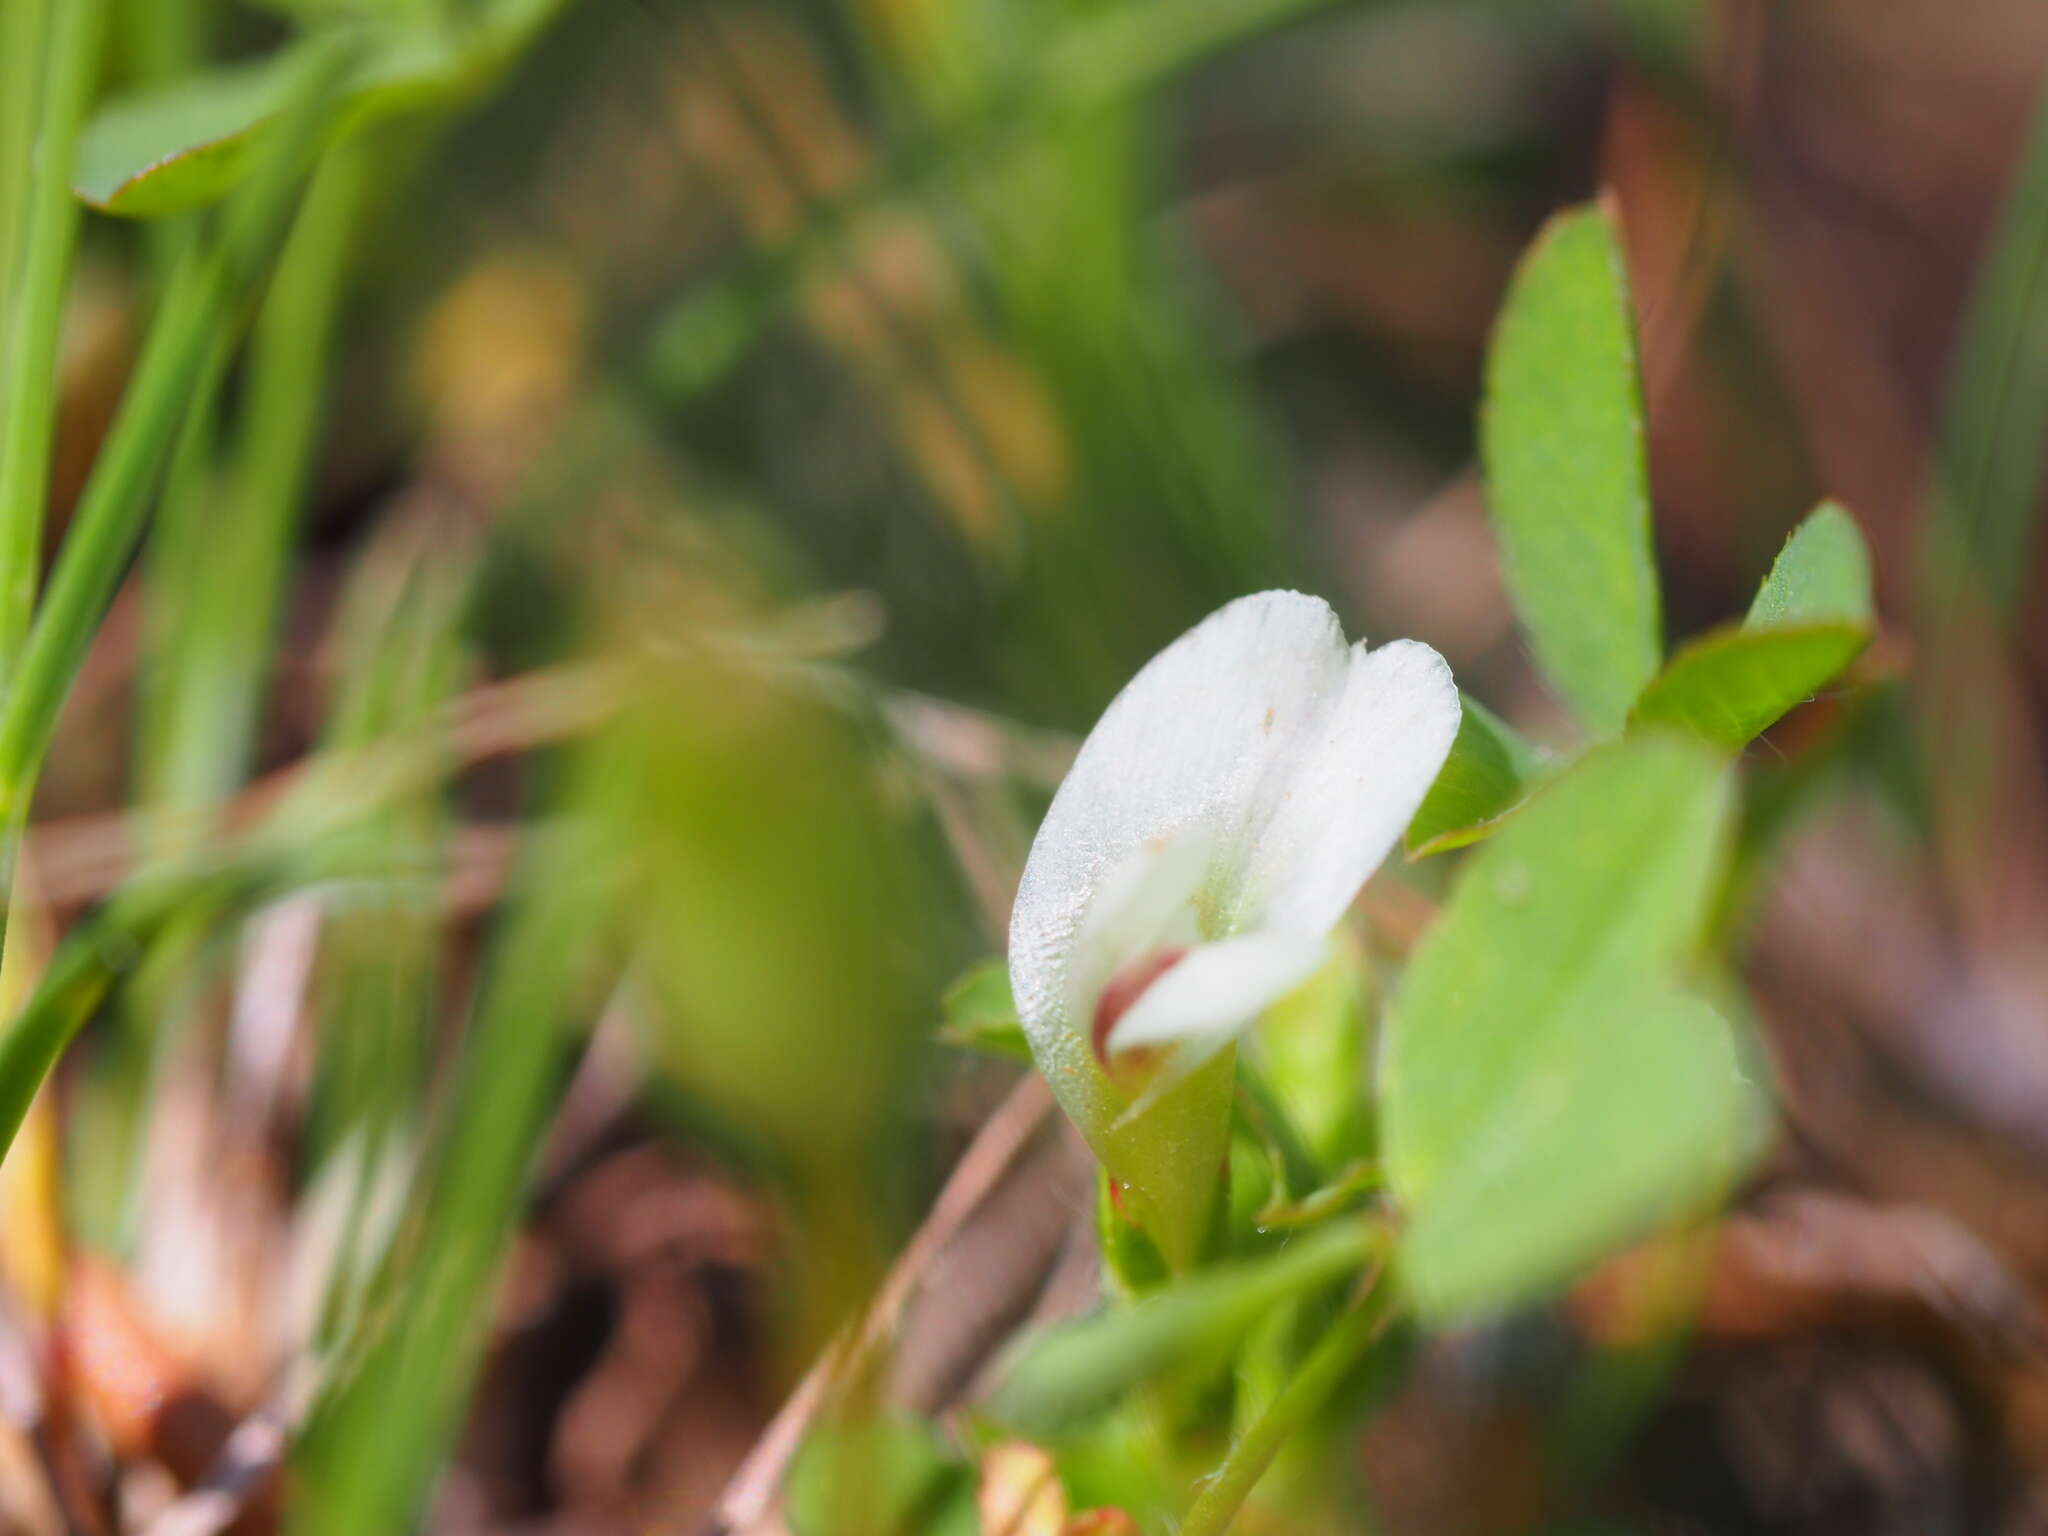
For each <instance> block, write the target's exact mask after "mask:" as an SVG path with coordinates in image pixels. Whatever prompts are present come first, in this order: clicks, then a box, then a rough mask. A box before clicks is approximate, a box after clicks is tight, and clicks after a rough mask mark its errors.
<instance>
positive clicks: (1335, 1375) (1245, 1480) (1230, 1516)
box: [1180, 1273, 1389, 1536]
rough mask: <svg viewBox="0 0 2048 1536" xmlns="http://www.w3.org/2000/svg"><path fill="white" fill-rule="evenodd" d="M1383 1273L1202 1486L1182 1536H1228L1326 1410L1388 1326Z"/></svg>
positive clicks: (1355, 1300)
mask: <svg viewBox="0 0 2048 1536" xmlns="http://www.w3.org/2000/svg"><path fill="white" fill-rule="evenodd" d="M1384 1281H1385V1276H1384V1273H1377V1274H1375V1275H1373V1276H1369V1277H1368V1278H1367V1279H1366V1281H1365V1283H1364V1286H1363V1288H1362V1289H1361V1290H1360V1291H1359V1292H1358V1294H1357V1295H1356V1296H1355V1297H1353V1299H1352V1302H1351V1305H1350V1306H1349V1307H1348V1308H1346V1310H1345V1312H1344V1315H1343V1316H1341V1317H1339V1318H1338V1319H1337V1321H1336V1322H1335V1323H1334V1324H1333V1325H1332V1326H1331V1328H1330V1331H1329V1332H1328V1333H1326V1334H1324V1335H1323V1337H1322V1339H1321V1340H1320V1341H1319V1342H1318V1343H1317V1344H1316V1346H1315V1348H1314V1349H1312V1350H1310V1351H1309V1354H1308V1358H1307V1359H1305V1360H1303V1361H1302V1362H1301V1365H1300V1366H1299V1367H1298V1368H1297V1369H1296V1370H1295V1372H1294V1375H1293V1377H1292V1378H1291V1379H1290V1380H1289V1381H1288V1383H1287V1386H1286V1388H1285V1390H1283V1391H1282V1392H1281V1393H1280V1395H1279V1396H1278V1397H1276V1398H1274V1399H1273V1401H1272V1402H1271V1403H1270V1404H1268V1405H1267V1408H1266V1411H1265V1412H1264V1413H1262V1414H1260V1415H1259V1417H1258V1418H1257V1419H1256V1420H1255V1421H1254V1422H1253V1423H1252V1426H1251V1427H1250V1428H1249V1429H1247V1430H1246V1431H1245V1432H1244V1433H1243V1434H1242V1435H1240V1436H1239V1437H1238V1439H1237V1442H1236V1444H1234V1445H1232V1446H1231V1448H1230V1451H1229V1453H1228V1454H1227V1455H1226V1456H1225V1457H1224V1458H1223V1465H1222V1466H1220V1467H1218V1468H1217V1469H1216V1472H1215V1475H1214V1476H1212V1477H1211V1478H1210V1479H1209V1480H1208V1482H1206V1483H1204V1484H1203V1485H1202V1490H1201V1492H1200V1493H1198V1494H1196V1495H1195V1501H1194V1503H1193V1504H1191V1505H1189V1506H1188V1513H1187V1518H1186V1519H1185V1520H1183V1521H1182V1522H1181V1527H1180V1536H1223V1533H1224V1532H1225V1531H1227V1530H1229V1529H1230V1523H1231V1521H1233V1520H1235V1519H1236V1518H1237V1512H1238V1510H1239V1509H1240V1508H1241V1507H1242V1506H1243V1504H1244V1501H1245V1499H1246V1498H1247V1497H1249V1496H1250V1494H1251V1491H1252V1489H1253V1488H1254V1487H1255V1486H1257V1484H1258V1481H1259V1479H1260V1478H1261V1477H1264V1476H1265V1475H1266V1469H1267V1468H1268V1467H1269V1466H1271V1465H1272V1464H1273V1458H1274V1456H1276V1455H1277V1454H1279V1451H1280V1448H1281V1446H1283V1445H1285V1444H1286V1443H1287V1441H1288V1439H1289V1437H1291V1436H1292V1435H1293V1434H1294V1432H1295V1431H1296V1430H1297V1429H1299V1428H1300V1427H1301V1426H1302V1425H1303V1424H1305V1423H1307V1422H1308V1420H1309V1419H1310V1418H1311V1417H1313V1416H1314V1415H1315V1414H1316V1413H1317V1412H1318V1411H1320V1410H1321V1408H1322V1406H1323V1404H1324V1403H1326V1402H1327V1401H1328V1400H1329V1398H1330V1394H1331V1393H1333V1392H1335V1391H1336V1390H1337V1387H1338V1386H1339V1384H1340V1383H1342V1381H1343V1380H1344V1378H1345V1377H1346V1376H1347V1375H1349V1374H1350V1372H1351V1369H1352V1367H1353V1366H1355V1365H1357V1364H1358V1362H1359V1361H1360V1360H1361V1359H1362V1358H1364V1355H1365V1352H1366V1350H1367V1349H1368V1348H1370V1347H1371V1345H1372V1342H1373V1340H1374V1339H1375V1338H1377V1337H1378V1336H1379V1333H1380V1329H1381V1328H1382V1327H1383V1326H1385V1323H1386V1319H1387V1312H1388V1307H1389V1300H1388V1295H1387V1292H1388V1287H1387V1285H1386V1284H1385V1283H1384Z"/></svg>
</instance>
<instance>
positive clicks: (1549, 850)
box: [1382, 735, 1748, 1318]
mask: <svg viewBox="0 0 2048 1536" xmlns="http://www.w3.org/2000/svg"><path fill="white" fill-rule="evenodd" d="M1728 819H1729V794H1728V787H1727V781H1726V776H1725V775H1724V773H1723V772H1722V771H1721V768H1720V764H1719V761H1718V759H1717V758H1716V757H1715V756H1714V755H1713V754H1711V753H1709V752H1708V751H1706V750H1705V749H1704V748H1701V747H1699V746H1696V745H1693V744H1691V743H1688V742H1686V741H1684V740H1683V739H1681V738H1678V737H1674V736H1668V735H1651V736H1645V737H1641V738H1638V739H1635V740H1632V741H1629V742H1627V743H1625V744H1621V745H1614V746H1607V747H1601V748H1596V749H1595V750H1594V751H1593V752H1592V753H1591V754H1589V755H1588V756H1587V757H1585V758H1584V759H1582V760H1581V761H1580V762H1579V763H1578V764H1576V765H1575V766H1574V767H1573V768H1571V769H1570V770H1569V771H1567V772H1566V773H1564V774H1563V775H1561V776H1560V777H1559V778H1558V779H1557V780H1556V781H1555V782H1554V783H1552V784H1551V785H1550V786H1548V787H1547V788H1546V789H1544V790H1543V791H1542V792H1541V793H1539V794H1538V795H1537V796H1535V797H1534V798H1533V799H1532V800H1531V801H1530V802H1529V804H1528V805H1527V806H1526V807H1525V808H1524V809H1522V810H1521V811H1520V812H1518V813H1517V814H1516V815H1515V816H1514V817H1513V818H1512V819H1511V820H1510V821H1509V822H1508V823H1507V824H1506V825H1505V826H1504V827H1503V828H1502V829H1501V831H1500V832H1499V834H1498V835H1497V836H1495V837H1494V838H1493V840H1492V841H1491V842H1489V843H1488V845H1487V846H1486V848H1485V849H1484V850H1483V851H1482V852H1481V853H1480V854H1479V855H1478V856H1477V857H1476V858H1475V859H1474V860H1473V861H1472V863H1471V864H1470V865H1469V866H1468V867H1467V868H1466V870H1465V871H1464V874H1463V876H1462V878H1461V879H1460V881H1459V884H1458V886H1457V888H1456V890H1455V892H1454V893H1453V895H1452V898H1451V901H1450V903H1449V905H1448V906H1447V907H1446V909H1445V911H1444V914H1443V916H1442V918H1441V919H1440V921H1439V922H1438V924H1437V926H1436V928H1435V930H1434V931H1433V932H1432V933H1431V934H1430V936H1429V938H1428V939H1427V940H1426V941H1425V942H1424V943H1423V945H1422V947H1421V949H1420V950H1419V951H1418V952H1417V953H1416V955H1415V958H1414V960H1413V962H1412V963H1411V965H1410V967H1409V970H1408V974H1407V977H1406V978H1405V981H1404V984H1403V986H1402V989H1401V991H1400V993H1399V995H1398V996H1397V997H1396V999H1395V1002H1394V1005H1393V1008H1392V1009H1391V1011H1390V1016H1389V1020H1388V1025H1387V1030H1388V1033H1387V1041H1386V1058H1385V1066H1384V1071H1383V1075H1382V1114H1383V1123H1384V1127H1385V1151H1386V1159H1387V1172H1388V1176H1389V1180H1390V1182H1391V1184H1392V1186H1393V1189H1394V1191H1395V1193H1396V1194H1397V1196H1398V1197H1399V1199H1400V1201H1401V1204H1402V1205H1403V1207H1404V1208H1405V1210H1406V1211H1407V1213H1408V1216H1409V1220H1410V1223H1411V1225H1410V1227H1409V1231H1408V1234H1407V1236H1406V1237H1405V1239H1404V1243H1403V1248H1402V1253H1401V1264H1402V1272H1403V1275H1404V1277H1405V1283H1406V1284H1407V1286H1408V1287H1409V1289H1410V1293H1411V1296H1412V1298H1413V1300H1414V1301H1415V1303H1416V1305H1417V1306H1418V1307H1419V1308H1420V1309H1421V1310H1422V1311H1423V1313H1424V1314H1425V1315H1427V1316H1432V1317H1439V1318H1440V1317H1443V1316H1447V1315H1450V1314H1455V1313H1459V1312H1464V1311H1468V1310H1471V1309H1474V1308H1479V1307H1493V1306H1502V1305H1507V1304H1511V1303H1513V1302H1516V1301H1519V1300H1524V1299H1527V1298H1529V1297H1533V1296H1535V1295H1538V1294H1540V1293H1541V1292H1542V1291H1544V1290H1545V1289H1546V1288H1548V1287H1550V1286H1552V1285H1554V1284H1556V1283H1557V1282H1558V1281H1560V1280H1562V1279H1563V1278H1565V1277H1566V1276H1568V1275H1569V1273H1570V1272H1571V1270H1572V1269H1574V1268H1576V1267H1577V1266H1578V1265H1580V1264H1583V1263H1585V1262H1587V1261H1590V1260H1591V1259H1593V1258H1595V1257H1597V1256H1598V1255H1599V1253H1600V1252H1601V1251H1602V1250H1603V1249H1604V1248H1606V1247H1607V1246H1608V1245H1609V1244H1610V1243H1612V1242H1614V1241H1616V1240H1617V1239H1618V1238H1620V1237H1622V1236H1625V1235H1627V1233H1628V1232H1629V1231H1631V1230H1632V1229H1634V1228H1635V1227H1636V1226H1637V1225H1638V1224H1640V1223H1641V1222H1643V1221H1645V1220H1646V1219H1648V1218H1650V1217H1652V1216H1654V1215H1656V1214H1658V1213H1659V1212H1660V1211H1662V1210H1666V1209H1670V1208H1673V1207H1676V1206H1678V1205H1681V1204H1683V1203H1685V1202H1686V1201H1688V1200H1691V1199H1695V1198H1697V1197H1698V1196H1699V1195H1700V1194H1701V1193H1702V1192H1703V1191H1704V1190H1705V1189H1707V1188H1710V1187H1711V1186H1712V1184H1713V1182H1714V1181H1715V1180H1716V1179H1718V1178H1720V1177H1722V1176H1724V1175H1725V1173H1726V1171H1727V1169H1728V1167H1729V1166H1730V1164H1731V1161H1732V1158H1733V1156H1734V1152H1733V1150H1732V1149H1733V1147H1734V1144H1735V1141H1736V1137H1737V1132H1738V1130H1739V1127H1740V1121H1741V1114H1740V1112H1739V1111H1740V1108H1741V1106H1742V1105H1744V1104H1745V1103H1746V1102H1747V1101H1748V1095H1747V1090H1746V1088H1745V1087H1744V1085H1743V1084H1742V1082H1741V1080H1740V1078H1739V1077H1738V1075H1737V1073H1736V1070H1735V1065H1734V1062H1735V1058H1734V1054H1733V1051H1732V1047H1731V1044H1730V1041H1729V1036H1728V1031H1727V1029H1726V1026H1725V1025H1723V1024H1721V1023H1720V1022H1719V1021H1718V1019H1717V1018H1716V1016H1714V1015H1713V1014H1712V1013H1711V1012H1709V1011H1707V1010H1704V1009H1702V1008H1700V1007H1697V1006H1691V1005H1688V1004H1685V1003H1683V1002H1681V1001H1679V1000H1678V999H1677V998H1676V997H1675V995H1674V988H1675V985H1676V982H1677V980H1678V978H1679V976H1680V974H1681V968H1682V965H1683V962H1684V960H1685V959H1686V956H1687V954H1688V951H1689V950H1690V948H1691V946H1692V944H1693V942H1694V940H1695V938H1696V936H1697V934H1698V931H1699V929H1700V926H1701V924H1702V922H1703V920H1704V916H1705V913H1706V910H1707V906H1708V902H1709V899H1710V895H1711V891H1712V887H1713V884H1714V879H1715V876H1716V874H1717V872H1718V870H1719V868H1720V865H1721V860H1722V851H1723V845H1724V841H1725V832H1726V827H1727V823H1728ZM1621 1101H1625V1102H1621ZM1510 1208H1511V1209H1512V1213H1513V1220H1511V1221H1510V1220H1507V1219H1506V1217H1505V1216H1504V1215H1503V1212H1505V1211H1508V1210H1509V1209H1510Z"/></svg>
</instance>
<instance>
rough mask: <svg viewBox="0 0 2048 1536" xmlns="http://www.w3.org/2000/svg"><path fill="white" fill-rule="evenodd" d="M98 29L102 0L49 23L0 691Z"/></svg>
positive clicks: (52, 414)
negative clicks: (74, 170) (73, 171)
mask: <svg viewBox="0 0 2048 1536" xmlns="http://www.w3.org/2000/svg"><path fill="white" fill-rule="evenodd" d="M105 23H106V0H65V3H64V4H62V5H59V6H58V7H57V8H56V15H55V17H54V19H53V21H52V24H51V26H50V33H49V54H48V76H47V79H46V81H45V88H44V90H43V91H42V106H41V111H40V112H39V113H38V114H37V117H38V121H37V124H36V130H35V146H34V153H33V156H32V157H31V158H32V164H31V166H30V169H29V173H28V189H27V190H28V196H27V199H26V204H25V208H26V226H25V228H24V229H23V231H22V243H21V246H20V251H21V255H20V269H19V272H18V274H17V276H18V279H19V280H18V282H16V283H15V284H14V286H13V291H12V304H11V306H10V310H9V316H8V326H7V338H6V348H7V352H6V358H5V362H4V364H0V398H4V400H5V415H4V417H0V685H4V683H5V681H6V679H7V678H8V677H9V675H10V674H11V673H12V672H13V670H14V665H15V661H16V659H17V658H18V656H19V655H20V652H21V646H22V640H23V637H24V636H25V635H26V634H27V633H28V626H29V618H30V615H31V614H32V613H33V612H34V610H35V600H36V577H37V573H38V570H39V568H40V562H41V560H42V542H43V511H44V503H45V502H46V500H47V498H48V495H49V478H50V454H51V449H52V439H53V437H54V434H55V431H56V424H57V398H58V380H57V343H58V339H59V337H60V336H61V334H62V332H63V325H64V296H65V293H66V291H67V289H68V288H69V286H70V281H71V263H72V259H73V257H74V255H75V254H76V252H77V248H78V225H79V210H78V203H77V201H76V199H74V198H73V197H72V195H71V167H72V163H73V160H74V159H75V157H76V151H77V146H78V135H79V131H80V129H81V128H82V127H83V126H84V124H85V114H86V108H87V107H88V105H89V104H90V102H91V100H92V91H93V86H94V83H95V81H96V79H97V77H98V74H99V61H100V54H101V43H102V41H103V38H104V35H105V31H106V26H105Z"/></svg>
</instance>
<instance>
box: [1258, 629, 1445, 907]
mask: <svg viewBox="0 0 2048 1536" xmlns="http://www.w3.org/2000/svg"><path fill="white" fill-rule="evenodd" d="M1461 712H1462V710H1461V706H1460V704H1459V702H1458V687H1457V684H1456V683H1454V682H1453V681H1452V680H1451V669H1450V667H1449V666H1448V665H1446V664H1445V662H1444V659H1443V658H1442V657H1441V656H1439V655H1437V653H1436V652H1435V651H1433V650H1431V649H1430V648H1429V647H1428V646H1426V645H1423V644H1421V643H1420V642H1419V641H1415V640H1395V641H1392V642H1390V643H1388V644H1386V645H1383V646H1381V647H1380V648H1379V649H1378V650H1376V651H1368V650H1366V649H1365V647H1364V646H1363V645H1359V646H1354V647H1353V648H1352V650H1351V652H1350V654H1349V665H1348V669H1347V671H1346V674H1345V678H1344V684H1343V688H1342V691H1341V692H1340V693H1338V695H1337V696H1336V698H1335V699H1334V701H1333V702H1332V703H1331V704H1330V706H1329V707H1328V708H1326V709H1325V710H1324V711H1322V712H1321V714H1320V715H1319V716H1318V717H1317V718H1316V720H1315V721H1314V723H1313V726H1312V729H1311V731H1310V733H1309V737H1308V740H1306V741H1304V742H1301V743H1298V744H1297V746H1296V748H1295V753H1294V756H1293V757H1292V759H1291V760H1290V761H1289V762H1288V764H1287V765H1286V766H1287V775H1286V784H1285V788H1284V789H1282V790H1281V791H1280V792H1279V794H1278V795H1277V796H1276V797H1275V801H1274V803H1273V804H1272V806H1271V807H1270V810H1269V815H1268V819H1267V820H1266V821H1265V824H1264V826H1263V827H1262V828H1261V829H1260V830H1259V831H1258V833H1257V837H1256V841H1255V842H1254V844H1253V847H1252V852H1251V857H1250V861H1249V865H1248V867H1247V869H1246V872H1245V876H1244V881H1243V884H1242V886H1241V887H1240V888H1239V889H1238V891H1237V893H1236V897H1235V900H1234V901H1233V903H1232V905H1233V908H1234V909H1236V910H1235V912H1234V915H1233V919H1232V921H1231V926H1234V927H1235V926H1248V925H1252V924H1256V925H1258V926H1260V927H1271V928H1284V929H1294V930H1298V931H1301V932H1304V933H1326V932H1328V931H1329V930H1330V929H1331V928H1333V927H1334V926H1336V923H1337V920H1338V919H1339V918H1341V917H1342V916H1343V915H1344V911H1345V909H1346V908H1347V907H1349V906H1350V905H1351V903H1352V901H1353V900H1354V899H1355V898H1356V897H1357V895H1358V889H1359V887H1360V886H1362V885H1364V884H1365V882H1366V879H1367V877H1368V876H1370V875H1371V874H1372V872H1373V871H1374V870H1375V869H1377V868H1378V867H1379V864H1380V861H1381V860H1382V859H1384V858H1385V857H1386V856H1387V850H1388V849H1390V848H1392V847H1393V846H1394V842H1395V840H1396V839H1397V838H1399V837H1400V835H1401V832H1402V829H1403V828H1405V827H1406V826H1407V825H1408V823H1409V822H1410V821H1411V820H1413V819H1414V816H1415V812H1416V809H1417V808H1418V807H1419V806H1420V805H1421V804H1422V800H1423V796H1425V795H1427V794H1428V793H1429V786H1430V785H1431V784H1433V783H1435V782H1436V776H1437V772H1438V770H1439V769H1441V768H1442V767H1443V765H1444V758H1445V757H1446V756H1448V755H1449V753H1450V750H1451V740H1452V738H1453V737H1455V736H1456V735H1457V734H1458V719H1459V716H1460V714H1461Z"/></svg>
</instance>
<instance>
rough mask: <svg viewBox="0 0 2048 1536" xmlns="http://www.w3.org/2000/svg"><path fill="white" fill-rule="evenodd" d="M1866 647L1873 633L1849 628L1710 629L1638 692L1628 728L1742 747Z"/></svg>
mask: <svg viewBox="0 0 2048 1536" xmlns="http://www.w3.org/2000/svg"><path fill="white" fill-rule="evenodd" d="M1869 641H1870V631H1869V630H1867V629H1864V628H1862V627H1860V626H1858V625H1854V624H1806V625H1800V626H1798V627H1796V628H1794V627H1787V628H1782V629H1748V628H1742V629H1735V628H1728V629H1717V630H1714V631H1713V632H1711V633H1709V634H1706V635H1702V636H1701V637H1700V638H1699V639H1697V640H1694V641H1692V642H1690V643H1689V644H1687V645H1685V646H1683V647H1681V648H1680V650H1679V652H1678V654H1677V655H1675V656H1673V657H1672V658H1671V665H1669V666H1668V667H1666V668H1665V669H1664V671H1663V672H1662V673H1661V674H1659V676H1658V677H1657V680H1656V681H1655V682H1653V683H1651V684H1650V686H1649V687H1648V688H1646V689H1644V690H1643V697H1642V700H1641V701H1640V702H1639V703H1638V704H1637V705H1636V709H1635V714H1634V716H1633V717H1632V723H1633V724H1636V725H1669V726H1677V727H1680V728H1682V729H1685V730H1689V731H1692V732H1693V733H1694V734H1696V735H1698V736H1700V737H1702V738H1704V739H1705V740H1707V741H1711V742H1714V743H1715V744H1716V745H1719V746H1723V747H1739V746H1741V745H1742V744H1743V743H1744V742H1746V741H1748V740H1750V739H1751V738H1752V737H1754V736H1756V735H1757V734H1758V733H1759V732H1761V731H1763V730H1764V729H1766V728H1767V727H1769V726H1770V725H1771V724H1772V723H1773V722H1775V721H1776V720H1777V719H1778V718H1779V716H1781V715H1783V714H1784V713H1785V712H1786V711H1787V710H1789V709H1791V708H1793V707H1794V706H1795V705H1798V704H1803V703H1804V702H1806V701H1807V700H1808V699H1810V698H1812V697H1813V695H1814V693H1815V692H1816V691H1818V690H1819V689H1821V688H1823V687H1825V686H1826V685H1827V683H1828V682H1829V680H1830V679H1832V678H1833V677H1834V676H1835V674H1836V673H1838V672H1840V671H1841V670H1842V668H1844V667H1845V666H1847V665H1848V664H1849V663H1850V662H1851V661H1853V660H1854V659H1855V657H1856V653H1857V652H1858V651H1860V650H1862V649H1863V647H1864V646H1865V645H1867V644H1868V643H1869Z"/></svg>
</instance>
